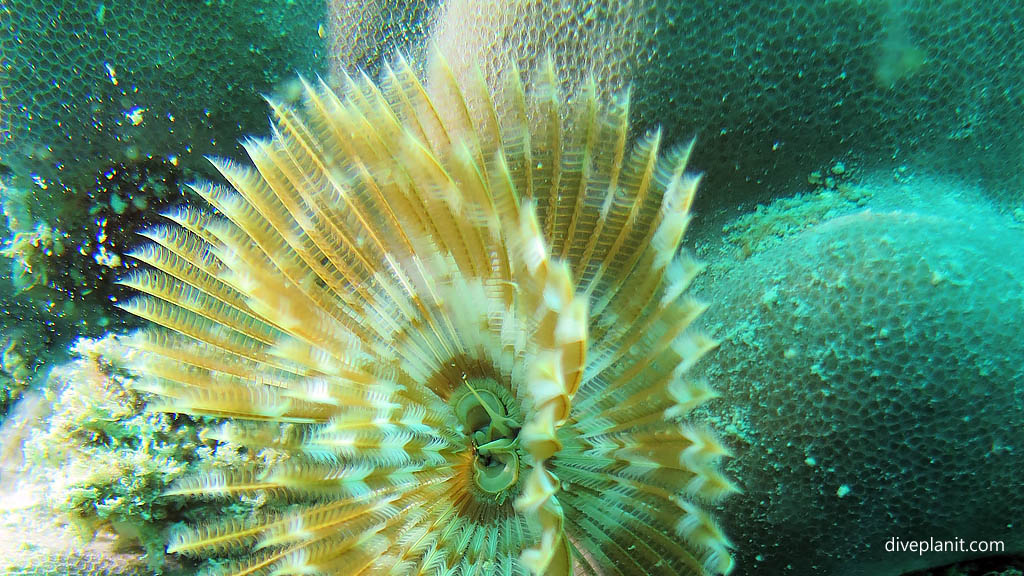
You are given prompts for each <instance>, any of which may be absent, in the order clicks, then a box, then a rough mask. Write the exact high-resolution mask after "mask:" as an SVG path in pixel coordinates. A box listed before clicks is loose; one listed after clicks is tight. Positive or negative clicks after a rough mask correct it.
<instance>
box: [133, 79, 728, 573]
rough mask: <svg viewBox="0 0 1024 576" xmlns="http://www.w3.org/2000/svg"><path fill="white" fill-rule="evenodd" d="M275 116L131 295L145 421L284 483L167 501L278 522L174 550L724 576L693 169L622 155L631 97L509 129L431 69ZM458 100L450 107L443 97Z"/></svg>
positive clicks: (720, 481)
mask: <svg viewBox="0 0 1024 576" xmlns="http://www.w3.org/2000/svg"><path fill="white" fill-rule="evenodd" d="M432 82H433V83H432V84H431V87H432V88H433V89H434V90H433V91H432V92H431V93H430V94H433V95H434V96H431V95H429V94H428V92H427V90H426V89H425V88H424V85H423V84H421V83H420V81H419V80H418V78H417V76H416V74H415V73H414V72H413V70H412V68H411V67H410V66H409V65H407V64H405V63H404V62H402V61H399V62H398V63H397V64H395V65H394V66H393V67H391V68H389V69H387V70H386V71H385V73H384V74H383V79H382V81H381V82H380V84H375V83H374V82H371V81H370V80H369V79H367V78H356V79H352V78H346V79H345V82H344V87H343V90H342V91H341V92H340V94H339V93H335V92H333V91H332V90H331V89H329V88H327V87H325V86H323V85H320V86H312V85H307V86H306V89H305V98H306V106H305V110H304V111H303V112H299V111H297V110H294V109H291V108H289V107H286V106H283V105H280V104H277V103H274V102H271V107H272V109H273V112H274V123H273V135H272V137H271V138H270V139H268V140H251V141H248V142H246V143H245V148H246V150H247V152H248V155H249V156H250V158H251V160H252V164H253V166H251V167H250V166H241V165H237V164H235V163H231V162H228V161H223V160H215V161H214V162H215V164H216V166H217V168H218V169H219V170H220V172H221V173H222V174H223V175H224V178H225V179H226V180H227V182H228V183H229V184H230V187H231V188H230V189H229V188H225V187H221V186H217V185H210V184H200V185H196V186H195V191H196V192H197V193H198V194H200V195H201V196H202V197H203V198H204V199H206V201H207V202H209V204H210V205H211V206H212V207H213V208H215V211H203V210H197V209H192V208H183V209H179V210H177V211H173V212H170V213H168V214H167V215H166V216H167V218H168V220H169V221H170V223H169V224H168V225H167V226H165V227H162V228H156V229H152V230H148V231H146V232H144V236H146V237H147V238H149V239H150V240H152V243H151V244H148V245H146V246H145V247H143V248H141V249H139V250H138V251H137V252H136V253H135V254H134V255H135V257H136V258H138V259H139V260H141V261H143V262H145V263H147V264H148V265H149V266H148V267H144V268H143V269H140V270H139V271H137V272H136V273H135V274H134V275H133V276H131V277H129V278H127V279H125V281H124V283H125V284H127V285H129V286H132V287H134V288H135V289H137V290H138V291H139V292H142V293H143V295H140V296H138V297H137V298H135V299H133V300H131V301H130V302H128V303H127V304H125V305H124V307H125V309H127V310H128V311H130V312H132V313H134V314H137V315H138V316H141V317H143V318H147V319H149V320H151V321H152V322H153V323H154V324H156V325H157V326H156V327H154V328H153V329H151V330H149V331H145V332H143V333H140V334H138V335H137V336H136V338H135V340H134V344H133V345H134V346H135V347H136V348H137V349H139V350H140V351H141V352H142V354H141V355H140V356H141V358H142V359H143V360H142V361H141V363H140V365H139V366H138V370H139V372H140V374H141V379H140V381H141V382H142V384H141V385H142V386H143V387H145V388H146V389H148V390H150V391H152V392H154V393H156V394H157V395H158V397H159V398H161V399H162V401H163V402H162V403H161V404H160V405H159V406H157V407H156V408H157V409H159V410H164V411H169V412H179V413H186V414H193V415H212V416H217V417H221V418H224V419H225V422H227V424H225V425H224V427H223V429H221V430H220V431H219V433H218V437H219V438H221V439H224V440H227V441H230V442H234V443H238V444H240V445H242V446H246V447H249V448H250V449H253V450H259V449H263V448H268V447H269V448H273V449H274V450H276V453H277V454H279V455H280V457H279V458H277V460H276V461H274V462H273V463H269V464H265V465H261V466H259V467H256V468H254V469H252V470H241V471H237V472H223V471H222V472H210V473H207V474H205V475H202V476H198V477H190V478H187V479H186V480H184V481H183V482H181V483H180V484H179V485H178V486H177V487H176V488H175V489H174V493H175V494H178V495H187V496H194V497H221V498H235V497H238V496H240V495H246V494H265V495H267V497H269V498H272V499H277V500H276V501H280V503H281V505H280V506H279V507H277V508H278V511H276V512H274V513H269V512H268V513H267V514H265V515H262V516H258V517H253V518H251V519H249V520H247V521H244V522H232V523H211V524H207V525H200V526H195V527H192V528H190V529H188V530H186V531H183V532H182V533H180V534H178V535H177V536H176V537H175V539H174V540H173V542H172V543H171V545H170V547H169V551H170V552H178V553H182V554H192V555H199V556H206V557H210V556H223V557H228V558H231V559H232V560H231V561H230V562H228V563H226V564H225V566H224V573H226V574H234V575H244V574H274V575H283V574H466V575H468V574H510V575H511V574H553V575H561V574H573V573H575V574H602V575H603V574H647V573H651V574H706V573H725V572H728V571H729V569H730V568H731V559H730V555H729V550H728V548H729V543H728V541H727V540H726V538H725V537H724V536H723V534H722V533H721V532H720V530H719V529H718V528H717V527H716V525H715V523H714V521H713V519H712V518H711V517H710V516H709V514H708V512H707V511H706V510H705V507H706V506H707V505H708V504H711V503H714V502H717V501H719V500H720V499H721V498H722V497H724V496H725V495H727V494H728V493H729V492H731V491H733V490H734V487H733V485H732V484H731V483H730V482H729V481H728V480H727V479H726V478H724V477H723V476H722V475H721V474H720V473H719V471H718V468H717V466H718V461H719V460H720V458H721V457H722V456H723V455H725V453H726V450H725V448H724V447H723V446H722V445H721V444H720V443H719V442H718V441H716V439H715V438H714V436H713V435H712V434H711V433H709V431H707V430H704V429H702V428H700V427H697V426H692V425H689V424H687V423H686V416H687V413H688V412H689V411H690V410H691V409H693V408H694V407H695V406H697V405H699V404H701V403H702V402H704V401H706V400H707V399H709V398H711V397H713V396H714V393H713V392H712V390H711V389H710V388H709V387H708V386H707V385H706V384H705V383H704V382H701V381H699V380H695V379H693V378H691V377H690V376H688V371H689V368H690V367H691V366H692V365H693V363H694V362H696V361H698V360H699V359H700V358H701V356H702V355H704V354H705V353H706V352H707V351H708V350H710V349H711V348H713V347H714V345H715V342H714V341H713V340H712V339H710V338H708V337H706V336H704V335H702V334H700V333H699V332H696V331H694V330H692V329H689V330H688V327H689V326H690V325H691V323H692V322H693V320H694V319H695V318H696V317H697V316H698V315H700V314H701V312H702V311H703V310H704V309H705V306H704V305H703V304H701V303H699V302H698V301H696V300H694V299H692V298H690V297H688V296H686V295H685V292H686V289H687V287H688V285H689V284H690V282H691V280H692V279H693V278H694V276H695V275H696V274H697V273H698V272H699V271H700V266H699V265H698V264H697V263H696V262H695V261H693V260H692V259H690V258H688V257H686V256H682V255H678V254H677V249H678V247H679V245H680V242H681V239H682V236H683V233H684V230H685V229H686V226H687V223H688V221H689V218H690V216H689V208H690V204H691V201H692V199H693V195H694V192H695V190H696V187H697V182H698V178H696V177H694V176H691V175H688V174H686V173H684V168H685V165H686V160H687V156H688V154H689V151H690V148H689V147H684V148H682V149H680V150H676V151H674V152H670V153H668V154H665V155H663V156H660V157H659V153H658V149H659V135H658V134H652V135H649V136H647V137H645V138H643V139H641V140H640V141H639V142H638V143H637V144H636V145H634V146H627V132H628V122H627V115H628V96H627V97H626V98H625V99H624V101H623V102H618V103H609V104H603V103H600V102H598V100H597V96H596V90H595V89H594V86H593V84H592V83H591V84H590V85H589V86H588V88H587V89H585V90H583V91H582V92H581V93H580V94H579V95H578V96H577V97H576V98H575V99H574V100H573V101H572V102H571V103H566V102H564V101H562V100H561V98H560V96H559V94H558V90H557V88H556V86H557V83H556V82H555V79H554V78H553V72H552V68H551V66H550V65H548V66H547V67H544V68H543V73H542V74H541V75H540V78H539V79H538V80H537V82H536V84H535V86H534V89H533V90H532V91H531V92H530V94H527V93H526V90H525V88H524V86H523V85H522V83H521V82H520V79H519V74H518V73H517V72H513V73H511V74H509V76H508V81H507V86H506V88H505V90H504V92H503V93H502V94H501V95H500V96H501V102H502V103H503V104H502V105H501V106H500V107H497V106H495V104H494V101H493V100H492V99H491V98H490V95H489V94H488V91H487V89H486V88H484V83H483V81H482V79H481V80H480V81H479V82H477V83H476V84H474V85H473V86H472V87H469V88H467V89H466V90H465V92H464V91H462V89H461V88H460V86H459V84H458V83H457V82H456V81H455V80H454V78H453V75H452V74H451V72H450V69H449V68H448V67H447V65H446V64H445V63H444V62H443V61H440V60H438V61H436V62H434V64H433V69H432ZM438 94H440V95H441V96H437V95H438Z"/></svg>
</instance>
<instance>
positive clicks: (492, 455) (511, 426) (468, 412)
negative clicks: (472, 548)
mask: <svg viewBox="0 0 1024 576" xmlns="http://www.w3.org/2000/svg"><path fill="white" fill-rule="evenodd" d="M514 400H515V399H514V398H513V397H512V395H511V393H510V392H509V391H508V389H507V388H505V387H503V386H501V385H499V384H498V383H497V382H495V381H494V380H493V379H490V378H473V379H467V380H465V381H464V382H463V384H462V386H461V387H460V388H459V389H458V390H457V391H456V393H455V394H454V395H453V396H452V399H451V402H452V407H453V408H454V409H455V416H456V418H458V420H459V423H460V424H461V425H462V429H463V433H464V434H465V435H466V437H467V438H469V440H470V443H471V445H472V446H471V447H472V450H473V482H474V484H475V485H476V487H477V488H479V489H480V490H481V491H482V492H483V493H484V494H488V495H492V496H494V497H496V498H498V499H499V500H504V498H505V497H506V496H507V495H508V491H509V490H510V489H511V488H512V487H514V486H515V485H516V483H517V482H518V481H519V470H520V457H521V454H520V450H519V430H520V429H521V428H522V427H523V425H522V421H521V418H520V415H519V412H518V410H516V404H515V402H514Z"/></svg>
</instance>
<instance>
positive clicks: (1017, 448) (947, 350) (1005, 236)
mask: <svg viewBox="0 0 1024 576" xmlns="http://www.w3.org/2000/svg"><path fill="white" fill-rule="evenodd" d="M866 188H868V189H869V190H872V191H873V197H872V198H871V200H870V201H869V204H868V206H869V208H870V209H868V210H865V209H863V208H856V207H853V210H852V211H851V210H846V212H847V213H846V214H840V215H837V216H836V217H833V218H829V219H826V220H825V221H823V222H821V223H819V224H816V225H813V226H809V227H808V228H807V229H806V230H803V231H800V232H797V233H793V234H791V235H789V236H788V237H786V238H784V239H782V240H780V241H779V242H778V243H776V244H775V245H773V246H770V247H768V248H765V249H763V250H758V251H756V252H755V253H754V254H752V255H750V256H749V258H747V259H745V260H743V261H735V260H731V259H728V258H715V260H714V264H712V265H711V266H709V269H710V270H709V274H708V275H706V276H705V277H704V278H702V280H703V279H706V280H707V282H708V285H707V286H704V287H703V288H704V289H706V290H707V291H708V292H709V293H710V295H711V297H712V298H714V301H715V302H716V305H715V306H714V307H713V309H712V311H711V312H710V313H709V314H708V315H707V318H706V319H707V321H708V322H710V323H711V326H712V329H714V328H715V327H721V330H720V331H718V330H716V333H721V334H722V338H723V344H722V346H721V347H720V348H719V349H718V350H717V351H716V352H715V354H714V355H713V356H712V357H710V358H709V359H708V360H707V361H705V362H704V363H703V364H702V366H704V367H706V368H707V374H706V375H707V377H708V378H709V379H711V380H712V381H713V382H715V383H716V385H717V386H718V387H719V388H720V389H721V394H722V400H723V401H721V402H716V403H714V404H713V405H712V404H709V405H708V412H709V414H710V417H711V418H712V421H714V422H716V423H717V427H718V428H719V429H722V430H727V432H726V434H727V436H726V437H727V439H728V440H729V445H730V446H733V447H735V448H734V449H735V454H736V456H735V458H732V459H730V460H729V461H728V466H727V469H728V470H729V472H730V473H732V474H733V475H734V476H735V477H737V478H739V479H740V481H741V485H742V488H743V494H742V495H739V496H737V497H735V498H731V499H729V500H728V501H727V502H726V509H725V510H724V511H723V512H722V514H721V517H722V523H723V527H724V528H725V529H726V530H727V532H728V533H729V535H730V536H731V537H732V538H733V541H734V542H735V545H736V551H737V552H736V556H737V566H738V567H739V569H738V570H737V571H736V572H737V574H780V575H785V574H792V575H794V576H796V575H799V576H809V575H820V576H831V575H842V576H897V575H900V574H904V573H908V572H909V571H911V570H917V569H924V568H931V567H938V566H942V565H945V564H948V563H951V562H958V561H963V560H965V559H967V558H972V557H978V556H984V555H985V554H986V552H987V553H988V554H989V555H996V554H999V553H1003V554H1017V555H1020V554H1024V537H1022V533H1021V530H1020V526H1019V521H1020V518H1021V517H1022V516H1024V494H1022V493H1021V491H1020V489H1019V487H1020V478H1019V477H1020V471H1021V470H1024V452H1022V451H1021V447H1022V446H1024V426H1022V425H1021V424H1022V423H1024V369H1022V365H1024V364H1022V361H1021V360H1022V358H1024V343H1022V340H1021V339H1020V338H1019V334H1020V329H1021V325H1022V323H1024V230H1022V228H1021V226H1020V224H1015V223H1014V222H1013V220H1012V219H1011V218H1009V217H1006V216H1003V215H999V214H997V213H995V212H994V211H993V210H992V208H991V207H990V206H986V202H985V201H983V200H979V199H978V198H976V197H975V195H974V194H971V193H970V192H968V191H966V190H963V189H958V187H957V186H955V185H952V184H951V183H950V182H949V181H943V180H938V181H928V182H925V181H923V179H921V181H917V182H914V183H913V184H910V185H902V186H894V185H893V184H892V183H891V182H889V183H887V184H883V185H881V186H879V185H877V184H874V183H872V184H870V185H869V186H867V187H866ZM914 197H918V198H921V199H922V200H920V201H917V202H916V204H917V205H916V206H915V205H914V204H915V201H913V200H912V199H913V198H914ZM772 212H773V209H769V210H767V211H765V214H764V215H763V218H766V219H770V218H776V219H780V220H783V221H785V220H788V219H789V217H788V216H786V215H785V214H774V215H773V214H771V213H772ZM893 538H899V539H901V540H903V541H907V540H912V539H916V540H928V539H929V538H934V539H935V540H936V541H943V542H945V541H949V542H954V541H956V539H958V538H962V539H964V541H965V542H970V541H972V540H974V541H978V542H985V543H990V542H993V541H1000V542H1001V543H1002V545H1003V546H1004V548H1003V549H1002V550H999V549H996V548H995V547H994V546H993V547H991V548H990V549H989V550H987V551H986V550H985V549H980V550H977V551H971V550H969V549H968V550H955V549H954V550H950V549H946V550H943V551H931V552H928V553H925V554H920V553H915V552H901V551H898V550H892V551H890V550H887V548H886V546H887V543H888V542H890V540H891V539H893ZM943 573H945V572H943ZM950 573H951V572H950ZM993 573H994V572H993ZM1007 573H1010V572H1009V571H1008V572H1007Z"/></svg>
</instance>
